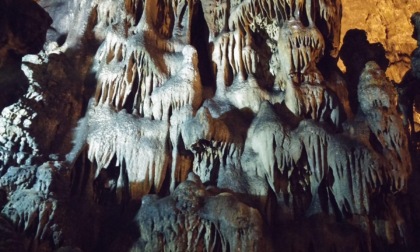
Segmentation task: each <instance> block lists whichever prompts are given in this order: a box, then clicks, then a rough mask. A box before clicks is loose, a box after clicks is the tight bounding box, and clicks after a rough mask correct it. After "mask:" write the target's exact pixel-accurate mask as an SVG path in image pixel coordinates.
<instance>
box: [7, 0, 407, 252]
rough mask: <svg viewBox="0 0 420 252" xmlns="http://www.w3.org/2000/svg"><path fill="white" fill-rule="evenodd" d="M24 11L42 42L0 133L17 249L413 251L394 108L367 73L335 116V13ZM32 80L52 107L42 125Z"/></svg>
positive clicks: (205, 6)
mask: <svg viewBox="0 0 420 252" xmlns="http://www.w3.org/2000/svg"><path fill="white" fill-rule="evenodd" d="M40 4H41V5H44V6H45V8H46V10H48V11H49V13H50V14H51V16H52V17H53V20H54V22H53V24H52V25H53V26H54V25H58V26H59V27H57V29H55V30H54V31H50V32H49V34H48V38H49V40H48V41H47V43H46V45H45V48H46V49H45V51H43V52H42V53H41V54H40V55H39V56H29V57H26V58H25V60H26V61H25V62H27V64H26V65H24V66H23V67H22V68H23V70H24V73H25V76H26V78H28V80H29V84H30V87H31V88H30V89H29V91H28V94H27V95H26V96H25V97H26V99H22V100H21V101H19V102H17V103H15V104H13V105H11V106H9V107H7V108H5V109H4V110H3V112H2V117H0V134H1V135H0V137H1V138H0V140H1V141H3V142H4V147H2V149H1V152H0V154H2V155H3V157H7V162H5V161H3V163H0V165H1V166H0V168H1V170H0V171H1V176H2V177H1V178H0V189H1V191H0V192H2V191H4V192H5V193H7V194H8V195H9V197H8V199H7V200H6V201H5V203H4V205H3V206H2V213H3V214H4V215H6V217H8V218H9V219H10V220H11V221H12V222H13V223H15V224H16V225H17V226H18V230H19V231H21V232H23V231H24V232H26V237H25V239H26V240H27V241H31V242H30V243H29V244H30V245H29V246H27V249H33V250H34V249H44V250H48V249H49V250H53V249H57V248H59V247H63V248H62V249H68V246H78V247H81V248H82V249H84V250H86V251H90V250H103V249H110V250H116V251H121V250H127V251H129V250H132V251H163V250H171V251H234V250H235V251H236V250H241V251H276V250H277V248H282V250H285V251H295V250H302V251H312V250H315V251H328V250H333V249H337V250H340V249H339V248H343V250H345V251H355V250H368V251H369V250H370V251H374V250H383V249H386V248H387V247H388V246H393V247H397V248H401V249H407V248H411V247H412V246H413V242H412V241H411V240H410V237H411V232H412V230H411V227H410V226H409V224H408V223H409V222H410V221H411V220H410V219H409V218H410V217H409V216H408V215H407V214H405V213H406V212H407V211H409V209H408V206H406V205H404V204H402V203H401V202H402V201H403V200H404V197H405V192H406V191H407V184H408V180H409V177H410V174H411V172H412V169H413V167H412V163H411V155H410V151H409V141H408V138H407V135H406V131H405V129H404V127H403V124H402V120H401V118H400V115H399V114H398V112H397V110H396V106H397V104H396V92H395V90H394V88H393V85H392V84H391V83H390V82H389V81H388V80H387V79H386V77H385V73H384V72H383V71H382V70H381V69H380V68H379V67H378V65H377V64H376V63H375V62H368V63H367V64H366V65H363V69H362V70H361V71H360V77H359V76H357V77H356V79H359V83H358V86H357V88H356V92H355V95H356V96H357V97H354V98H357V100H358V105H357V106H358V109H356V110H353V111H354V112H355V114H353V113H352V111H351V110H350V107H349V97H348V90H347V87H346V85H347V84H346V83H345V80H344V79H343V77H342V73H341V72H340V71H339V70H338V68H337V66H336V61H337V56H338V51H339V38H340V30H341V28H340V24H341V21H340V19H341V12H342V8H341V1H339V0H314V1H309V0H281V1H272V0H256V1H248V0H245V1H239V0H237V1H207V0H201V1H169V0H164V1H157V0H146V1H135V0H126V1H111V0H107V1H94V0H92V1H68V2H66V3H65V4H64V2H63V1H56V2H54V1H40ZM69 20H71V21H69ZM60 24H61V25H60ZM72 26H73V27H72ZM63 37H65V38H66V39H65V41H62V38H63ZM49 70H51V73H50V72H49ZM53 70H55V71H53ZM48 73H50V74H49V75H48ZM47 75H48V76H50V78H46V77H45V76H47ZM41 77H44V78H41ZM49 80H54V83H56V84H57V82H60V84H61V85H59V86H60V87H67V88H68V91H61V89H58V90H57V91H56V92H57V93H60V94H65V95H63V96H59V95H57V97H60V101H62V104H60V105H57V104H55V105H50V106H47V107H48V108H51V107H54V108H58V109H52V110H47V111H50V113H49V115H50V116H45V115H44V114H42V113H41V111H44V110H42V109H40V108H39V106H38V105H37V104H38V103H42V102H46V101H50V100H49V99H50V98H49V97H51V96H50V95H49V94H50V91H49V90H50V89H48V88H47V87H49V86H48V85H47V84H48V83H50V82H49ZM72 84H73V85H72ZM92 86H95V88H92ZM90 91H91V92H90ZM54 92H55V91H54ZM83 95H84V96H83ZM61 97H62V98H61ZM83 97H91V99H90V101H89V102H88V101H87V99H86V100H83ZM51 104H54V103H53V102H51ZM82 105H83V106H85V107H86V113H85V116H84V117H83V118H81V119H80V120H79V123H78V125H77V127H76V128H75V130H74V134H73V148H72V149H71V150H69V148H67V145H68V144H69V141H66V140H63V141H62V143H63V146H62V147H61V148H59V149H58V150H57V151H56V149H54V148H55V147H54V146H56V145H57V144H56V143H57V142H58V143H60V142H59V141H54V140H55V139H56V138H59V139H61V138H63V139H65V137H68V135H69V130H64V132H63V133H62V137H61V136H60V135H59V132H60V131H59V130H58V129H59V128H61V127H58V126H57V125H64V122H68V123H69V124H68V125H74V122H75V119H76V118H78V117H79V115H80V113H81V111H82V109H83V107H82ZM60 111H63V112H64V113H63V114H64V115H72V117H69V118H68V119H67V120H65V119H63V117H62V116H60ZM72 111H73V112H72ZM37 116H38V117H37ZM44 117H45V119H44V120H41V121H40V120H39V119H42V118H44ZM37 118H38V119H37ZM37 120H38V121H37ZM43 123H44V124H43ZM54 125H55V126H56V127H55V128H54V127H53V126H54ZM45 128H47V129H48V130H44V131H42V130H41V129H45ZM53 130H56V132H57V133H50V132H51V131H53ZM43 132H44V133H43ZM41 136H43V137H41ZM54 136H56V138H54ZM51 137H52V138H51ZM3 139H4V140H3ZM54 144H55V145H54ZM19 146H20V147H21V148H20V149H19ZM22 146H23V147H22ZM16 149H18V150H19V152H16V151H15V150H16ZM53 151H56V152H54V153H57V155H54V156H50V157H49V156H48V154H51V153H53ZM15 152H16V153H15ZM64 154H66V157H65V158H64V157H63V156H64ZM51 158H54V159H56V160H57V161H55V162H47V161H48V160H49V159H51ZM3 160H6V158H3ZM0 203H1V202H0ZM133 216H136V217H135V218H132V217H133ZM127 219H129V220H130V221H133V222H134V225H133V226H134V227H133V228H132V229H130V230H129V231H127V230H126V229H124V228H121V224H120V223H119V222H120V221H121V223H124V221H127ZM5 225H6V224H5ZM80 227H83V229H82V228H80ZM79 229H82V230H81V231H80V232H78V231H77V230H79ZM34 230H36V232H34Z"/></svg>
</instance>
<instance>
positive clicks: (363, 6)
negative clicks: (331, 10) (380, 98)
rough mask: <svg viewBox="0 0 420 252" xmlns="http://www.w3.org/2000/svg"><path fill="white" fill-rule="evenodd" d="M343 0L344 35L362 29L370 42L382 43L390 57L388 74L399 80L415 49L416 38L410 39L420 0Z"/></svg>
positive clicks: (408, 66)
mask: <svg viewBox="0 0 420 252" xmlns="http://www.w3.org/2000/svg"><path fill="white" fill-rule="evenodd" d="M342 3H343V18H342V22H341V25H342V37H343V36H344V35H345V34H346V32H347V31H348V30H350V29H354V28H357V29H363V30H365V31H366V32H367V35H368V39H369V42H370V43H381V44H383V46H384V48H385V50H386V56H387V58H388V59H389V60H390V65H389V68H388V69H387V71H386V75H387V76H388V77H389V78H390V79H391V80H393V81H395V82H397V83H399V82H400V81H401V80H402V77H403V76H404V74H405V72H406V71H407V70H408V69H410V54H411V52H412V51H413V50H414V49H415V48H416V41H415V40H414V39H412V38H411V35H412V33H413V28H412V25H411V23H410V17H411V15H412V14H413V12H416V11H418V10H420V2H418V1H405V0H383V1H381V0H373V1H361V0H356V1H352V0H343V1H342ZM356 13H357V14H356Z"/></svg>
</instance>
